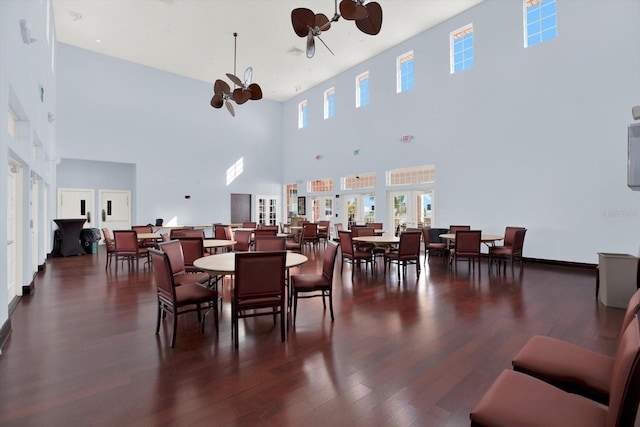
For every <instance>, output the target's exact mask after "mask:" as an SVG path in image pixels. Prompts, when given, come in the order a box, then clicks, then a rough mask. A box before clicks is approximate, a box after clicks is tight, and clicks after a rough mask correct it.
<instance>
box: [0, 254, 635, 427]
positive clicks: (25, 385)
mask: <svg viewBox="0 0 640 427" xmlns="http://www.w3.org/2000/svg"><path fill="white" fill-rule="evenodd" d="M307 254H309V256H310V261H309V262H308V263H306V264H305V265H304V266H303V267H301V268H300V269H298V271H301V270H302V271H319V270H320V268H321V257H322V250H320V251H318V252H313V251H311V252H307ZM104 261H105V253H104V247H101V248H100V253H99V254H98V255H86V256H81V257H69V258H54V259H50V260H49V261H47V269H46V271H45V272H43V273H40V275H39V276H38V277H37V279H36V292H35V294H34V295H33V296H28V297H24V298H22V301H21V302H20V303H19V305H18V307H17V308H16V310H15V312H14V313H13V314H12V316H11V322H12V325H13V334H12V335H11V337H10V338H9V340H8V342H7V344H6V346H5V348H4V349H3V351H2V355H1V356H0V425H2V426H103V425H110V426H125V425H126V426H158V425H180V426H227V425H242V426H254V425H274V426H331V427H335V426H464V425H469V418H468V417H469V411H470V409H471V408H472V407H473V406H474V405H475V403H476V402H477V401H478V399H479V398H480V397H481V396H482V394H483V393H484V391H485V390H486V389H487V387H488V386H489V385H490V384H491V382H492V381H493V380H494V378H495V377H496V376H497V375H498V374H499V373H500V372H501V371H502V370H503V369H510V366H511V359H512V357H513V356H514V355H515V354H516V353H517V351H518V350H519V349H520V348H521V347H522V345H524V343H525V342H526V341H527V340H528V339H529V338H530V337H531V336H532V335H534V334H547V335H551V336H554V337H558V338H561V339H565V340H568V341H571V342H574V343H577V344H579V345H582V346H585V347H588V348H591V349H593V350H596V351H600V352H603V353H606V354H610V355H613V354H614V352H615V343H616V340H617V337H618V333H619V331H618V328H619V327H620V324H621V321H622V316H623V310H621V309H612V308H606V307H604V306H602V305H601V304H598V302H597V301H596V299H595V298H594V286H595V273H594V271H593V270H588V269H575V268H569V267H558V266H549V265H541V264H525V270H524V274H523V275H522V277H520V276H518V273H517V270H516V274H515V276H512V275H511V272H510V270H507V273H506V274H496V273H495V272H494V273H493V274H491V275H490V274H489V271H488V268H487V264H486V260H483V261H484V262H483V264H482V273H481V275H480V277H478V274H477V272H476V274H475V275H474V274H470V273H469V271H468V269H467V264H466V262H460V264H459V267H458V271H457V274H455V275H453V274H452V273H450V272H449V271H448V270H447V268H446V266H445V265H444V264H442V263H441V259H440V258H437V257H435V258H432V259H431V263H430V265H429V266H428V267H427V268H426V269H425V268H423V269H422V273H421V275H420V278H419V280H417V281H416V279H415V277H416V275H415V270H414V268H413V267H410V268H409V269H408V277H409V279H408V280H406V281H404V280H403V281H401V282H398V281H397V280H396V271H395V267H392V268H391V269H390V270H389V271H388V272H387V274H386V276H385V275H384V273H383V269H382V266H381V265H379V266H378V270H377V273H376V274H375V275H374V276H373V277H372V276H371V275H369V276H365V274H364V272H359V271H356V273H355V276H354V279H353V280H352V279H351V269H350V267H349V266H345V268H344V274H343V275H342V276H341V275H340V274H339V273H340V270H339V263H340V261H341V259H340V256H339V255H338V259H337V265H338V270H337V272H336V278H335V282H334V283H335V285H334V307H335V322H334V323H331V321H330V317H329V313H328V309H327V312H324V311H323V309H322V302H321V300H320V299H317V298H316V299H311V300H301V301H300V302H299V305H298V319H297V326H296V328H295V329H291V330H289V332H288V335H287V341H286V342H285V343H281V342H280V334H279V329H278V327H274V326H273V323H272V319H271V318H270V317H269V316H266V317H261V318H255V319H247V320H244V321H241V326H240V348H239V350H238V351H236V350H234V348H233V345H232V341H231V321H230V320H231V319H230V310H229V308H230V307H229V295H228V289H229V286H225V288H224V289H225V303H224V307H223V311H222V317H221V322H220V334H219V336H216V335H215V332H214V331H213V320H212V319H211V318H209V319H208V320H207V325H206V328H205V333H204V334H200V333H199V331H198V328H197V320H196V316H195V314H194V313H191V314H188V315H186V316H181V318H180V319H179V325H178V327H179V330H178V335H177V340H176V346H175V348H173V349H171V348H170V347H169V345H168V342H169V338H170V333H171V323H170V322H167V321H165V323H164V324H163V325H162V326H161V329H160V334H159V335H155V334H154V328H155V320H156V295H155V285H154V283H153V280H152V275H151V274H150V273H149V272H143V271H142V270H141V271H140V272H139V273H129V272H128V271H127V269H126V267H125V268H124V270H120V271H119V272H118V274H115V273H114V272H115V269H114V268H112V269H111V270H110V271H109V270H107V271H105V269H104ZM227 283H228V282H227ZM167 320H170V319H167Z"/></svg>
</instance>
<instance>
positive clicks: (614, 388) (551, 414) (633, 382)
mask: <svg viewBox="0 0 640 427" xmlns="http://www.w3.org/2000/svg"><path fill="white" fill-rule="evenodd" d="M609 390H610V398H609V405H608V406H605V405H602V404H600V403H598V402H595V401H592V400H589V399H585V398H584V397H582V396H579V395H576V394H573V393H567V392H566V391H564V390H562V389H559V388H557V387H554V386H552V385H550V384H548V383H546V382H544V381H541V380H539V379H537V378H535V377H532V376H529V375H526V374H523V373H521V372H517V371H511V370H505V371H503V372H502V373H501V374H500V376H498V378H496V380H495V381H494V382H493V384H492V385H491V386H490V387H489V389H488V390H487V391H486V392H485V394H484V396H482V398H481V399H480V401H479V402H478V403H477V404H476V406H475V407H474V408H473V409H472V410H471V413H470V414H469V418H470V419H471V426H473V427H494V426H514V427H515V426H540V427H551V426H558V427H560V426H562V427H564V426H580V427H632V426H634V425H635V422H636V416H637V412H638V403H639V402H640V330H639V329H638V317H637V316H635V317H634V319H633V320H632V322H631V323H630V324H629V326H628V327H627V329H626V330H625V332H624V334H623V335H622V337H621V338H620V342H619V344H618V351H617V354H616V358H615V362H614V363H613V366H612V367H611V380H610V383H609Z"/></svg>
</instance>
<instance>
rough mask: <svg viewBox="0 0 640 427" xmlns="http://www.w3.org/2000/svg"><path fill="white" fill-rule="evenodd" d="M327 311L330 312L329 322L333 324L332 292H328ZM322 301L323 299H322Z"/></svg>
mask: <svg viewBox="0 0 640 427" xmlns="http://www.w3.org/2000/svg"><path fill="white" fill-rule="evenodd" d="M328 296H329V311H330V312H331V321H332V322H333V296H332V292H331V291H329V295H328ZM323 301H324V298H323Z"/></svg>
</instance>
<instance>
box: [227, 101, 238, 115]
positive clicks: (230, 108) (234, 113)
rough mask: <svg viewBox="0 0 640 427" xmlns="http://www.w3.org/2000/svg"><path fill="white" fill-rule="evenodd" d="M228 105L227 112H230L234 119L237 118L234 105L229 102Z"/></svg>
mask: <svg viewBox="0 0 640 427" xmlns="http://www.w3.org/2000/svg"><path fill="white" fill-rule="evenodd" d="M226 105H227V110H229V112H230V113H231V115H232V116H233V117H235V116H236V112H235V111H234V110H233V105H231V103H230V102H229V101H227V102H226Z"/></svg>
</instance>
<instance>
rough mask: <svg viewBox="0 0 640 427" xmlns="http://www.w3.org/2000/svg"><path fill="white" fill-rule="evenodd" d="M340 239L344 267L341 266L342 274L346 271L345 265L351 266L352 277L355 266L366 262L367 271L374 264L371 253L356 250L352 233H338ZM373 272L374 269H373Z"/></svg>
mask: <svg viewBox="0 0 640 427" xmlns="http://www.w3.org/2000/svg"><path fill="white" fill-rule="evenodd" d="M338 237H339V238H340V252H341V254H342V265H341V266H340V274H342V271H343V270H344V265H345V263H348V264H351V277H353V272H354V270H355V266H356V265H358V267H360V265H361V264H362V263H363V262H364V267H365V270H366V269H367V267H368V266H369V265H370V264H371V263H372V259H371V252H364V251H360V250H358V249H356V247H355V245H354V244H353V239H352V236H351V232H350V231H338ZM371 270H372V271H373V268H372V269H371Z"/></svg>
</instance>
